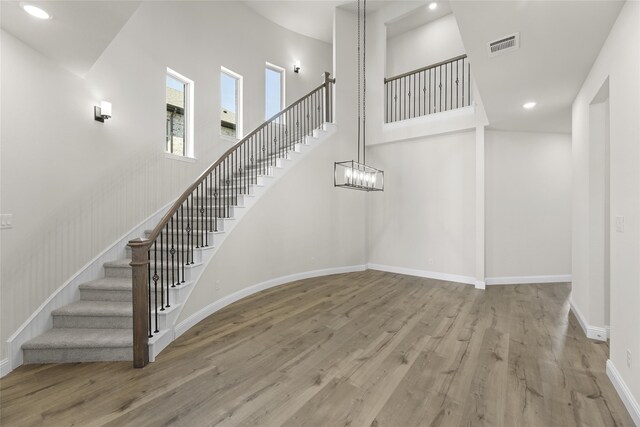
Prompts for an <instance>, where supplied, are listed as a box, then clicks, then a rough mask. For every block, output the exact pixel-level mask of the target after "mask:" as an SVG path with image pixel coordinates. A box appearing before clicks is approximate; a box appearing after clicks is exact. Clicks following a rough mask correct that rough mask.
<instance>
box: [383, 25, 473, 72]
mask: <svg viewBox="0 0 640 427" xmlns="http://www.w3.org/2000/svg"><path fill="white" fill-rule="evenodd" d="M464 53H465V50H464V46H463V45H462V38H461V37H460V31H459V30H458V24H457V22H456V18H455V17H454V16H453V14H452V13H451V14H449V15H445V16H443V17H442V18H439V19H436V20H435V21H432V22H429V23H428V24H425V25H423V26H421V27H418V28H415V29H413V30H410V31H407V32H406V33H402V34H399V35H397V36H395V37H392V38H390V39H389V40H387V70H386V77H392V76H396V75H398V74H402V73H405V72H407V71H412V70H415V69H418V68H421V67H424V66H427V65H431V64H435V63H437V62H440V61H444V60H447V59H450V58H453V57H456V56H458V55H462V54H464Z"/></svg>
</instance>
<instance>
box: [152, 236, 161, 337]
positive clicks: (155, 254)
mask: <svg viewBox="0 0 640 427" xmlns="http://www.w3.org/2000/svg"><path fill="white" fill-rule="evenodd" d="M159 279H160V276H158V243H157V241H154V242H153V295H154V300H155V301H154V306H155V310H154V312H155V321H156V328H155V330H154V331H153V332H154V333H156V334H157V333H158V332H160V330H159V329H158V280H159Z"/></svg>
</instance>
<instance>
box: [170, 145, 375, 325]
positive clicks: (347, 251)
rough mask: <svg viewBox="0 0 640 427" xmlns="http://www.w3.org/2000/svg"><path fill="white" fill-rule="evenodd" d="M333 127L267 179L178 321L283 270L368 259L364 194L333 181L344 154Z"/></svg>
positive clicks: (325, 267)
mask: <svg viewBox="0 0 640 427" xmlns="http://www.w3.org/2000/svg"><path fill="white" fill-rule="evenodd" d="M341 142H342V141H341V139H340V137H339V136H337V135H334V136H333V137H331V138H330V139H329V140H328V141H325V142H323V143H322V145H321V146H319V147H317V148H315V149H314V151H313V152H312V153H310V154H309V155H308V156H307V157H306V158H304V159H303V160H301V161H300V162H299V163H296V164H295V165H294V166H293V168H292V170H291V171H289V172H288V173H287V175H285V176H284V177H282V178H280V180H279V181H278V182H277V183H276V184H275V185H274V186H273V187H270V188H269V190H268V191H267V193H265V194H264V195H263V196H262V197H261V198H260V200H259V201H258V203H257V204H256V205H255V206H254V207H253V208H252V209H251V210H250V211H249V212H248V213H247V214H246V216H244V217H243V218H242V221H240V222H239V223H238V224H237V225H236V227H235V228H234V230H233V232H232V233H231V234H230V235H229V236H228V238H227V239H225V242H224V245H222V246H221V247H220V249H219V250H218V252H217V253H216V255H215V257H214V258H213V260H212V261H211V263H210V264H209V265H208V266H207V268H206V269H205V271H204V273H203V275H202V276H201V278H200V280H199V281H198V284H197V285H196V288H195V289H194V291H193V293H192V294H191V296H190V297H189V299H188V300H187V302H186V304H185V307H184V309H183V310H182V312H181V313H180V317H179V319H178V323H180V322H182V321H183V320H185V319H187V318H189V316H191V315H193V314H195V313H197V312H198V311H199V310H202V309H203V308H205V307H207V306H208V305H211V304H212V303H214V302H215V301H218V300H220V299H222V298H224V297H227V296H229V295H231V294H234V293H236V292H239V291H241V290H243V289H245V288H248V287H250V286H253V285H257V284H260V283H263V282H266V281H269V280H272V279H277V278H281V277H284V276H290V275H295V274H298V273H306V272H310V271H316V270H335V269H337V268H340V267H352V266H360V267H361V268H364V266H365V264H366V252H365V248H364V242H365V233H366V226H365V225H366V222H365V221H364V220H363V218H364V215H365V209H364V207H365V203H364V202H365V194H364V193H361V192H358V191H348V190H343V189H339V188H334V187H333V162H334V161H336V159H339V158H341V156H344V155H345V154H344V149H343V148H344V144H341Z"/></svg>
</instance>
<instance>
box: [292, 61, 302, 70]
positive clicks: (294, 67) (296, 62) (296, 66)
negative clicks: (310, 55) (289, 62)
mask: <svg viewBox="0 0 640 427" xmlns="http://www.w3.org/2000/svg"><path fill="white" fill-rule="evenodd" d="M293 72H294V73H299V72H300V61H295V62H294V63H293Z"/></svg>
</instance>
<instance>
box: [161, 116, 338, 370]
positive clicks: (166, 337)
mask: <svg viewBox="0 0 640 427" xmlns="http://www.w3.org/2000/svg"><path fill="white" fill-rule="evenodd" d="M336 129H337V128H336V125H335V124H332V123H325V124H324V125H323V126H322V129H316V130H314V131H313V136H306V137H305V140H304V141H305V143H304V144H296V150H295V151H292V152H290V153H291V154H290V157H289V158H286V159H284V158H283V159H278V160H277V165H276V167H275V168H273V167H272V168H270V172H271V175H269V176H261V177H260V179H259V180H258V184H257V185H255V184H254V185H250V191H249V194H250V196H249V197H244V206H243V207H240V208H238V209H234V217H233V218H228V219H224V220H223V222H224V226H223V231H224V232H223V233H221V234H220V235H219V236H216V238H215V241H214V245H213V248H209V249H207V250H205V251H202V253H201V254H200V256H201V262H200V264H199V265H198V266H196V267H194V268H193V270H192V271H191V276H190V281H189V282H190V283H189V285H188V286H187V291H186V293H184V294H183V295H184V296H183V297H182V298H181V299H180V300H178V301H175V303H174V308H173V309H172V310H171V311H170V312H169V313H166V314H165V316H166V319H165V320H164V323H165V325H167V328H166V329H164V330H161V331H160V332H158V333H157V334H155V335H154V336H153V337H152V338H150V339H149V361H150V362H153V361H154V360H155V358H156V357H157V356H158V354H160V352H161V351H162V350H164V349H165V348H166V347H167V346H168V345H169V344H171V343H172V342H173V341H174V340H175V339H176V338H178V337H179V336H180V335H182V334H183V333H184V332H186V331H187V330H188V329H189V327H190V326H191V324H190V322H188V323H186V322H182V323H181V324H180V325H176V321H177V319H178V317H179V316H180V312H181V311H182V308H183V307H184V303H185V302H186V301H187V300H188V299H189V297H190V296H191V292H192V291H193V289H194V288H195V286H196V285H197V284H198V281H199V280H200V277H201V276H202V274H203V273H204V271H205V270H206V268H207V266H208V265H209V263H210V262H211V261H212V260H213V258H214V257H215V255H216V253H217V251H218V249H219V248H220V247H221V246H222V244H223V243H224V241H225V240H226V237H227V236H228V235H229V234H230V233H231V232H232V231H233V229H234V228H235V226H236V224H237V223H238V222H239V221H240V220H241V219H242V217H243V216H244V215H245V214H246V213H247V212H248V211H249V210H250V209H251V208H252V207H253V206H254V205H255V204H256V203H257V202H258V201H259V200H260V198H261V197H262V195H264V194H265V193H266V192H267V191H268V190H269V187H271V186H272V185H274V184H275V183H276V182H277V181H278V180H279V179H280V178H282V177H283V176H284V175H286V174H287V172H288V171H289V170H290V169H291V168H292V167H293V164H294V162H297V161H299V160H301V159H303V158H304V157H306V156H307V155H308V154H309V153H310V152H311V151H313V149H314V148H315V147H317V146H318V145H320V143H322V142H324V141H325V140H327V139H328V138H330V137H331V136H333V135H334V134H335V132H336ZM261 184H262V185H261ZM247 295H249V294H247ZM230 302H233V301H230ZM230 302H228V303H230ZM224 305H226V304H224ZM224 305H222V306H221V307H220V308H222V307H223V306H224ZM183 324H184V325H183Z"/></svg>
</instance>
